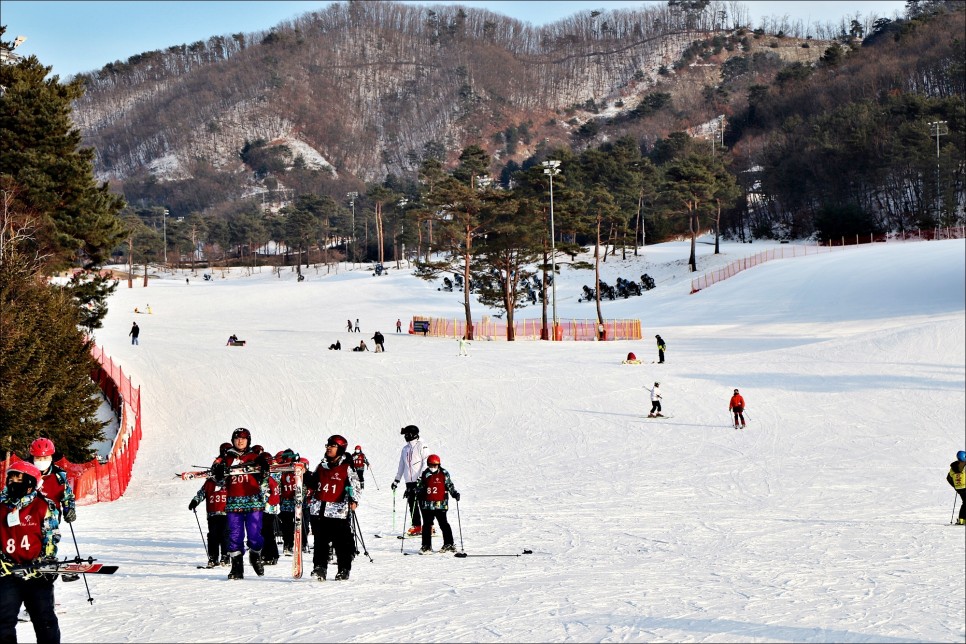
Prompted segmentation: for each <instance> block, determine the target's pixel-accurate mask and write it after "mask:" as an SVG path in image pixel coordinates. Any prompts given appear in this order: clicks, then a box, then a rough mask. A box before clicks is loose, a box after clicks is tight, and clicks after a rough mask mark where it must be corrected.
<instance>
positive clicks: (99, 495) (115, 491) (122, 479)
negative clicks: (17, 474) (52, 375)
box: [0, 345, 141, 505]
mask: <svg viewBox="0 0 966 644" xmlns="http://www.w3.org/2000/svg"><path fill="white" fill-rule="evenodd" d="M91 354H92V355H93V356H94V359H95V360H97V362H98V366H97V368H96V369H95V370H94V371H93V372H92V373H91V379H92V380H94V381H95V382H96V383H97V384H98V385H99V386H100V388H101V391H103V392H104V396H105V397H106V398H107V400H108V401H109V402H110V403H111V407H112V408H113V409H114V411H115V413H117V414H119V426H118V432H117V437H116V438H115V439H114V446H113V447H112V448H111V453H110V455H109V456H108V457H107V459H105V460H104V461H103V462H102V461H100V460H98V459H96V458H95V459H93V460H90V461H88V462H87V463H71V462H70V461H68V460H67V459H66V458H62V459H61V460H59V461H57V465H59V466H60V467H62V468H63V469H64V470H65V471H66V472H67V478H68V480H69V481H70V484H71V487H73V489H74V496H75V497H77V505H90V504H92V503H97V502H99V501H113V500H115V499H118V498H120V497H121V495H123V494H124V491H125V490H126V489H127V484H128V483H129V482H130V481H131V470H132V468H133V467H134V458H135V456H136V455H137V452H138V446H139V445H140V443H141V388H140V387H137V388H135V387H134V386H133V385H132V384H131V378H130V377H128V376H125V375H124V371H123V370H122V369H121V367H120V365H118V364H116V363H115V362H114V361H113V360H112V359H111V358H110V357H109V356H106V355H105V354H104V350H103V349H101V348H100V347H98V346H96V345H95V346H94V347H93V348H92V349H91ZM10 460H11V461H12V462H16V461H18V460H21V459H19V458H18V457H17V456H16V455H12V456H11V458H10ZM0 473H2V474H3V476H0V480H6V477H5V474H6V464H5V463H0Z"/></svg>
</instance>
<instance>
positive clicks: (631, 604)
mask: <svg viewBox="0 0 966 644" xmlns="http://www.w3.org/2000/svg"><path fill="white" fill-rule="evenodd" d="M767 247H768V246H767V245H766V244H762V243H759V242H756V243H754V244H738V243H725V244H723V246H722V254H721V255H717V256H715V255H713V247H712V246H711V245H708V244H700V245H699V253H700V257H699V273H700V272H703V271H706V270H709V269H711V268H714V267H720V266H723V265H724V264H726V263H728V262H730V261H734V260H735V259H740V258H742V257H746V256H749V255H752V254H754V253H757V252H760V251H762V250H764V249H765V248H767ZM775 247H777V245H775ZM687 254H688V249H687V244H686V243H680V242H676V243H669V244H662V245H658V246H653V247H647V248H646V249H645V250H642V252H641V254H640V255H638V256H637V257H635V256H634V255H633V254H629V255H628V257H627V258H626V259H622V258H621V257H620V254H618V257H617V258H612V257H611V258H608V260H607V263H606V264H604V268H603V275H602V277H603V279H605V280H607V281H609V282H610V283H612V284H613V282H614V279H615V278H616V277H617V276H621V277H625V278H627V279H632V280H639V279H640V275H641V274H642V273H645V272H647V273H649V274H650V275H651V276H652V277H654V278H655V280H656V281H657V284H658V286H657V288H656V289H654V290H652V291H649V292H646V293H645V294H644V295H643V296H641V297H632V298H630V299H627V300H617V301H613V302H609V301H605V302H604V303H603V313H604V316H605V317H606V318H636V319H640V320H641V322H642V327H643V339H642V340H641V341H636V342H559V343H548V342H538V341H518V342H512V343H511V342H504V341H492V342H487V341H475V342H473V343H472V346H471V347H470V349H469V353H470V356H469V357H468V358H460V357H457V351H458V347H457V341H456V340H455V339H439V338H423V337H421V336H413V335H409V334H407V333H405V331H406V329H407V327H408V322H409V320H410V319H411V317H412V316H413V315H434V316H435V315H439V316H446V317H448V318H454V319H460V318H462V316H463V310H462V296H463V294H462V293H459V292H454V293H447V292H444V291H438V290H437V287H438V286H439V283H438V282H437V283H430V282H425V281H421V280H419V279H418V278H416V277H414V276H412V274H411V270H409V269H407V268H406V266H405V265H404V266H403V267H402V268H401V269H398V270H397V268H396V265H395V263H392V262H389V263H388V265H389V267H390V271H389V273H388V275H387V276H382V277H374V276H373V275H372V272H371V270H370V268H371V267H369V266H368V265H358V266H355V267H353V266H352V265H348V266H346V265H344V264H343V265H341V266H339V267H338V271H337V272H336V270H335V268H334V267H333V268H332V269H331V270H330V272H328V273H327V272H326V269H325V267H319V268H316V267H310V268H308V269H304V271H305V274H306V278H307V279H306V280H305V281H303V282H298V281H297V280H296V274H295V273H294V272H292V271H291V269H290V268H286V269H283V271H282V272H281V274H280V275H279V274H275V273H273V271H272V269H271V268H262V269H255V270H254V271H246V270H245V269H237V268H233V269H232V270H231V271H230V272H229V273H224V274H223V273H222V272H221V271H219V270H215V271H214V279H213V280H212V281H211V282H205V281H203V280H202V279H201V276H200V274H192V273H187V274H186V273H183V272H177V273H171V274H165V275H160V276H158V277H156V278H153V279H151V280H150V285H149V287H147V288H143V287H142V286H141V281H140V279H138V280H136V281H135V286H134V288H132V289H128V288H127V285H126V283H123V282H122V284H121V286H120V288H119V289H118V290H117V292H116V294H115V295H114V296H113V297H112V299H111V302H110V305H111V308H110V313H109V314H108V316H107V318H106V320H105V324H104V328H103V329H101V330H99V331H98V332H97V341H98V342H99V343H100V344H102V345H103V346H104V347H105V349H106V351H107V353H108V354H109V355H111V356H112V357H113V358H114V359H115V360H116V361H118V362H119V363H120V364H121V365H123V367H124V369H125V372H127V373H129V374H131V375H132V377H133V378H134V381H135V384H139V385H140V386H141V387H142V396H143V418H144V420H143V427H144V439H143V442H142V444H141V448H140V453H139V454H138V456H137V462H136V465H135V468H134V477H133V480H132V482H131V485H130V487H129V488H128V490H127V493H126V494H125V496H124V497H123V498H122V499H120V500H119V501H116V502H114V503H103V504H98V505H94V506H87V507H82V508H80V510H79V512H78V515H79V516H78V519H77V521H76V522H75V523H74V524H73V526H74V529H75V533H76V537H77V541H78V544H79V548H80V552H81V554H82V555H84V556H87V555H94V556H96V557H97V558H98V559H100V560H101V561H103V562H105V563H111V564H117V565H120V567H121V568H120V570H119V571H118V572H117V573H116V574H115V575H113V576H111V577H107V576H98V575H92V576H89V577H88V581H89V583H90V590H91V593H92V594H93V596H94V598H95V601H94V603H93V604H88V603H87V602H86V593H85V590H84V584H83V583H70V584H62V583H59V582H58V583H57V586H56V591H57V601H58V603H59V609H58V610H59V612H60V625H61V630H62V632H63V638H64V641H73V642H105V641H111V642H170V641H196V642H222V641H225V642H269V641H271V642H275V641H291V642H310V641H333V642H339V641H371V642H375V641H407V642H436V641H467V642H469V641H485V642H495V641H508V642H509V641H512V642H531V641H574V642H597V641H680V642H731V641H746V642H771V641H790V642H963V641H964V640H966V602H964V597H966V589H964V575H963V571H964V569H966V554H964V551H966V538H964V529H963V528H962V527H956V526H951V525H949V524H950V518H951V514H952V512H953V508H954V506H953V501H954V498H955V494H954V492H953V490H952V489H951V488H950V487H949V486H948V485H947V484H946V482H945V476H946V473H947V471H948V466H949V463H950V461H952V460H953V459H954V458H955V454H956V451H957V450H961V449H966V447H964V445H966V437H964V426H966V417H964V416H966V374H964V371H966V352H964V337H966V329H964V321H966V302H964V300H966V242H964V241H963V240H951V241H932V242H915V243H887V244H872V245H865V246H861V247H855V248H848V249H844V250H837V251H835V252H826V253H824V254H817V255H814V256H812V255H809V256H806V257H799V258H795V259H783V260H776V261H771V262H768V263H766V264H763V265H761V266H758V267H756V268H753V269H749V270H747V271H744V272H742V273H740V274H739V275H737V276H735V277H733V278H731V279H728V280H726V281H724V282H721V283H719V284H716V285H714V286H711V287H710V288H707V289H705V290H703V291H701V292H699V293H696V294H693V295H692V294H690V293H689V291H690V277H691V275H689V274H688V273H687V267H686V260H687ZM564 259H568V258H564ZM561 271H562V273H561V276H560V278H559V280H558V285H557V297H558V302H557V307H558V315H559V316H560V318H562V319H568V320H569V319H574V318H579V319H590V318H593V317H594V316H595V313H594V309H595V307H594V304H593V303H585V302H583V303H581V302H578V301H577V299H578V295H579V294H580V287H581V286H582V285H584V284H589V285H592V284H593V272H592V271H577V270H573V269H570V268H568V267H567V265H563V266H562V268H561ZM186 278H189V279H190V284H186V282H185V279H186ZM147 304H150V306H151V308H152V311H153V312H152V314H151V315H144V314H141V315H135V314H134V313H133V311H134V308H135V307H136V306H137V307H139V308H140V309H141V310H142V311H143V310H144V309H145V307H146V305H147ZM473 311H474V317H476V318H477V319H479V317H480V316H482V315H484V314H489V315H492V314H494V313H496V311H487V310H486V309H484V308H483V307H482V306H480V305H479V304H478V303H475V302H474V308H473ZM539 315H540V310H539V307H532V306H531V307H528V308H526V309H523V310H522V311H519V312H518V317H530V318H537V317H539ZM356 318H359V320H360V323H361V327H362V333H356V334H353V333H348V332H346V330H345V323H346V319H351V320H352V321H353V322H354V321H355V320H356ZM397 318H401V319H402V322H403V333H402V334H399V335H397V334H396V333H395V321H396V319H397ZM135 319H136V320H137V322H138V324H139V325H140V327H141V337H140V345H139V346H131V344H130V341H129V338H128V337H127V332H128V330H129V329H130V327H131V323H132V321H134V320H135ZM375 331H382V333H383V334H385V335H386V352H385V353H383V354H374V353H371V352H370V353H354V352H351V351H349V350H348V349H350V348H351V347H352V346H354V345H357V344H358V341H359V339H365V340H366V341H367V344H369V345H370V348H371V347H372V342H371V340H370V338H371V337H372V334H373V333H374V332H375ZM232 333H235V334H237V335H238V336H239V337H240V338H242V339H244V340H247V341H248V344H247V346H245V347H243V348H233V347H227V346H225V341H226V339H227V338H228V336H229V335H230V334H232ZM656 333H660V334H661V335H662V336H663V338H664V339H665V340H666V342H667V345H668V352H667V362H666V363H665V364H661V365H658V364H654V363H653V362H652V361H653V360H655V359H656V357H657V351H656V347H655V341H654V335H655V334H656ZM337 339H338V340H341V343H342V346H343V350H342V351H341V352H336V351H328V350H327V349H326V348H327V347H328V345H329V344H331V343H332V342H334V341H335V340H337ZM629 351H633V352H635V353H636V354H637V356H638V357H639V358H641V359H642V360H643V363H644V364H641V365H622V364H621V360H622V359H623V358H624V357H625V356H626V354H627V352H629ZM655 381H660V383H661V389H662V390H663V395H664V410H665V413H666V414H668V415H673V418H669V419H656V420H655V419H646V418H644V416H646V414H647V411H648V409H649V402H648V399H647V392H646V391H645V388H646V387H649V386H651V385H652V384H653V383H654V382H655ZM735 388H738V389H740V391H741V393H742V394H743V396H744V397H745V400H746V401H747V405H748V416H749V418H750V420H749V425H748V427H747V429H745V430H741V431H736V430H735V429H734V428H733V427H732V425H731V418H730V415H729V414H728V409H727V407H728V400H729V398H730V396H731V393H732V390H733V389H735ZM408 424H415V425H418V426H419V427H420V429H421V430H422V438H423V439H424V440H425V441H426V442H427V443H428V445H429V446H430V449H431V451H432V452H433V453H436V454H439V455H440V456H441V458H442V463H443V466H444V467H445V468H447V469H448V470H449V471H450V473H451V474H452V476H453V479H454V482H455V484H456V487H457V488H458V489H459V490H460V492H461V493H462V500H461V503H460V505H459V511H458V512H457V510H456V507H455V505H454V506H453V507H452V508H451V510H450V513H449V515H450V522H451V523H452V525H453V528H454V532H455V533H456V545H457V548H465V551H466V552H467V553H468V554H470V555H496V554H499V555H517V554H519V555H521V556H519V557H516V556H502V557H466V558H454V557H453V556H450V555H441V554H435V555H432V556H416V557H408V556H402V555H401V554H400V546H401V547H402V549H403V550H404V551H406V552H409V553H414V552H416V551H417V550H418V546H419V542H418V540H405V541H400V540H397V539H395V538H392V535H393V526H395V531H396V532H399V530H400V529H401V526H402V520H403V519H402V516H403V512H402V508H403V499H402V496H401V493H399V494H398V496H397V497H395V498H394V495H393V493H392V492H390V490H389V485H390V483H392V479H393V476H394V474H395V470H396V464H397V462H398V459H399V451H400V448H401V447H402V445H403V439H402V437H401V436H400V433H399V429H400V428H401V427H402V426H404V425H408ZM240 426H243V427H248V428H249V429H251V431H252V433H253V436H254V442H255V443H258V444H261V445H263V446H265V447H266V448H267V449H268V450H269V451H271V452H272V453H274V452H277V451H278V450H281V449H284V448H286V447H291V448H293V449H295V450H296V451H298V452H300V453H301V454H302V455H304V456H307V457H308V458H310V459H311V461H312V464H313V466H314V465H315V464H316V463H317V462H318V460H319V459H320V458H321V456H322V452H323V449H324V444H325V441H326V438H327V437H328V436H329V435H330V434H335V433H339V434H343V435H344V436H346V438H347V439H348V441H349V445H350V446H354V445H356V444H361V445H362V446H363V449H364V450H365V452H366V454H367V455H368V457H369V460H370V461H371V463H372V468H373V474H374V475H375V477H374V480H373V478H372V476H371V475H370V476H368V477H367V485H366V488H365V490H364V493H363V499H362V503H361V505H360V508H359V511H358V515H359V519H360V522H361V524H362V528H363V533H362V536H363V537H364V539H365V546H366V548H367V549H368V552H369V554H370V555H371V556H372V558H373V560H374V561H373V562H371V563H370V562H369V560H368V559H367V558H366V557H365V556H361V555H360V556H359V557H357V558H356V560H355V562H354V564H353V568H352V576H351V580H349V581H347V582H336V581H327V582H323V583H320V582H317V581H315V580H313V579H312V578H310V577H309V576H308V575H307V574H306V577H305V578H303V579H301V580H293V579H292V578H291V576H290V574H291V573H290V565H289V560H288V559H284V558H283V560H282V561H280V562H279V565H277V566H274V567H269V568H267V572H266V575H265V576H264V577H262V578H259V577H256V576H255V575H254V573H253V572H252V570H251V567H250V566H248V565H247V563H246V576H245V579H244V580H243V581H228V580H227V579H226V575H227V569H226V568H216V569H213V570H199V569H197V568H196V566H197V565H199V564H203V563H205V560H206V558H205V553H204V550H203V546H202V540H201V535H200V534H199V529H198V524H197V523H196V521H195V516H194V515H193V513H192V512H190V511H189V510H188V501H189V500H190V499H191V497H192V496H193V495H194V493H195V492H196V491H197V490H198V488H199V487H200V482H198V481H181V480H176V479H175V478H174V474H175V473H176V472H180V471H183V470H187V469H192V466H193V465H206V464H208V463H210V462H211V460H212V458H213V457H214V456H215V455H216V453H217V449H218V445H219V444H220V443H222V442H224V441H227V440H229V438H230V435H231V432H232V430H233V429H234V428H236V427H240ZM376 484H378V486H379V488H378V489H377V488H376ZM202 507H203V506H202ZM394 507H395V517H394V515H393V508H394ZM199 516H201V524H202V527H204V515H203V513H199ZM376 534H380V535H383V537H382V538H376V537H375V535H376ZM439 545H441V540H440V539H439V537H437V539H436V541H435V543H434V546H435V547H436V548H438V547H439ZM525 549H526V550H531V551H532V554H522V553H523V551H524V550H525ZM61 554H62V555H63V554H66V555H73V554H74V544H73V542H72V541H71V539H70V538H69V537H67V538H65V539H64V541H62V542H61ZM308 570H311V560H310V558H308V559H307V561H306V571H308ZM333 570H334V569H333ZM331 577H332V572H330V579H331ZM18 634H19V636H20V638H21V641H33V640H32V638H33V631H32V628H31V626H30V625H29V624H21V626H20V627H19V628H18Z"/></svg>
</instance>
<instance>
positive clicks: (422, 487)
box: [416, 454, 460, 555]
mask: <svg viewBox="0 0 966 644" xmlns="http://www.w3.org/2000/svg"><path fill="white" fill-rule="evenodd" d="M450 494H452V495H453V498H454V499H456V500H457V501H459V500H460V493H459V492H457V491H456V488H455V487H454V486H453V479H452V478H451V477H450V475H449V472H447V471H446V470H445V469H443V468H442V467H441V466H440V460H439V456H437V455H436V454H430V455H429V458H427V459H426V469H425V470H424V471H423V473H422V475H420V477H419V481H417V482H416V497H417V498H418V499H419V507H420V509H421V510H422V513H423V519H424V520H425V524H424V525H423V528H424V529H423V545H422V548H420V549H419V554H421V555H425V554H429V553H431V552H432V551H433V522H434V521H438V522H439V529H440V530H441V531H442V533H443V545H442V547H441V548H440V549H439V551H440V552H455V551H456V546H455V545H454V544H453V529H452V528H451V527H450V525H449V521H447V520H446V511H447V510H449V496H450Z"/></svg>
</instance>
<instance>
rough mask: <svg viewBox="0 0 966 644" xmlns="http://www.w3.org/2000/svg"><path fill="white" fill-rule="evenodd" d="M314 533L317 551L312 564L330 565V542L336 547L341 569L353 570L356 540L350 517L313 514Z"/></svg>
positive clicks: (313, 554) (336, 556)
mask: <svg viewBox="0 0 966 644" xmlns="http://www.w3.org/2000/svg"><path fill="white" fill-rule="evenodd" d="M312 534H313V535H314V536H315V551H314V552H313V553H312V564H313V565H314V566H315V567H316V568H325V567H326V566H328V565H329V544H332V547H333V548H335V560H336V563H337V564H338V566H339V570H351V569H352V558H353V557H354V556H355V547H356V545H355V540H354V539H353V538H352V526H351V525H350V524H349V519H339V518H336V517H323V516H319V515H315V514H313V515H312Z"/></svg>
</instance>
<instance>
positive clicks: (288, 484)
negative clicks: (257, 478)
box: [282, 472, 295, 500]
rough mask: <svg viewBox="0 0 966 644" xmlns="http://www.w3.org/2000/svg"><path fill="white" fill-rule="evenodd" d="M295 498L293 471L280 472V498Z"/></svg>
mask: <svg viewBox="0 0 966 644" xmlns="http://www.w3.org/2000/svg"><path fill="white" fill-rule="evenodd" d="M294 498H295V473H294V472H282V499H284V500H291V499H294Z"/></svg>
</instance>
